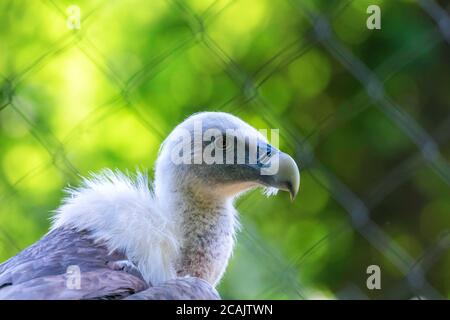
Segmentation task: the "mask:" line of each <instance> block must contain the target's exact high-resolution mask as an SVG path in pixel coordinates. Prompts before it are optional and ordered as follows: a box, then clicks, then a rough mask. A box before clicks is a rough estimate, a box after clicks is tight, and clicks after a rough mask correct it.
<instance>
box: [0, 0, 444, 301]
mask: <svg viewBox="0 0 450 320" xmlns="http://www.w3.org/2000/svg"><path fill="white" fill-rule="evenodd" d="M371 4H377V5H379V6H380V8H381V14H382V25H381V30H368V29H367V27H366V19H367V17H368V14H367V13H366V8H367V7H368V6H369V5H371ZM73 5H75V6H76V7H73ZM74 8H75V9H74ZM77 8H78V9H79V10H80V11H79V12H78V11H77ZM449 9H450V4H449V3H448V2H446V1H440V2H437V1H432V0H423V1H417V2H415V1H389V2H388V1H381V0H378V1H362V0H361V1H356V0H355V1H348V0H341V1H301V0H296V1H294V0H292V1H268V0H265V1H250V0H242V1H233V0H223V1H222V0H217V1H199V0H197V1H181V0H171V1H162V0H158V1H138V0H132V1H56V0H54V1H52V0H43V1H8V0H4V1H2V2H1V3H0V12H1V13H0V15H1V19H0V26H1V28H0V76H1V82H0V83H1V87H0V92H1V95H0V99H1V100H0V203H1V206H0V258H1V260H4V259H7V258H8V257H10V256H12V255H14V254H16V253H17V252H18V251H20V250H21V249H23V248H24V247H26V246H27V245H29V244H30V243H32V242H34V241H36V240H37V239H38V238H39V237H40V236H41V235H42V234H43V233H44V232H45V230H46V229H47V227H48V216H49V214H48V212H49V211H50V210H53V209H54V208H56V207H57V206H58V203H59V201H60V198H61V196H62V192H61V190H62V188H63V187H64V186H65V185H67V184H68V183H71V184H76V183H77V182H79V175H86V174H87V173H88V172H89V171H96V170H99V169H100V168H103V167H118V168H121V169H125V168H131V169H132V168H134V167H136V166H140V167H143V168H151V167H152V164H153V162H154V160H155V157H156V154H157V150H158V147H159V144H160V142H161V141H162V140H163V139H164V137H165V136H166V135H167V134H168V133H169V132H170V130H171V128H173V127H174V126H175V125H176V124H177V123H178V122H180V121H181V120H182V119H184V118H185V117H186V116H187V115H190V114H191V113H193V112H197V111H201V110H222V111H227V112H231V113H233V114H235V115H238V116H240V117H242V118H243V119H245V120H246V121H248V122H250V123H251V124H253V125H254V126H255V127H257V128H279V129H280V135H281V140H282V141H281V144H282V145H281V148H282V149H283V150H286V151H288V152H290V153H291V154H293V155H295V158H296V160H297V161H298V163H299V164H300V166H301V171H302V184H301V190H300V194H299V197H298V199H297V201H296V202H295V203H293V204H291V203H288V202H287V201H286V199H285V198H283V197H282V196H281V195H280V196H278V197H276V198H271V199H263V197H262V196H261V195H260V194H259V193H258V192H253V193H251V194H249V195H247V196H245V197H244V198H242V199H240V200H239V202H238V208H239V211H240V212H241V215H242V224H243V226H244V228H243V230H242V231H241V233H240V235H239V237H238V246H237V248H236V253H235V255H234V258H233V260H232V262H231V264H230V266H229V268H228V271H227V274H226V276H225V279H224V280H223V282H222V283H221V285H220V288H219V289H220V290H219V291H220V292H221V294H222V296H223V297H225V298H291V299H311V298H317V297H330V298H333V297H334V298H354V299H358V298H362V299H365V298H401V299H410V298H419V299H421V298H438V299H442V298H448V297H449V295H450V274H449V272H448V270H449V268H450V254H449V245H450V235H449V227H450V216H449V213H450V199H449V198H450V197H449V190H450V188H449V184H450V167H449V163H448V158H449V154H450V148H449V147H450V144H449V136H450V113H449V110H450V109H449V101H450V91H449V88H450V59H449V57H450V50H449V45H450V13H449ZM78 14H79V18H80V20H79V27H80V28H79V29H78V28H75V29H73V28H69V27H70V26H71V23H73V21H75V22H76V19H77V17H78ZM71 19H72V20H71ZM73 19H75V20H73ZM72 26H73V24H72ZM370 265H378V266H379V267H380V270H381V285H382V288H381V289H379V290H370V289H369V288H367V286H366V280H367V277H368V276H369V275H368V274H367V273H366V270H367V267H368V266H370Z"/></svg>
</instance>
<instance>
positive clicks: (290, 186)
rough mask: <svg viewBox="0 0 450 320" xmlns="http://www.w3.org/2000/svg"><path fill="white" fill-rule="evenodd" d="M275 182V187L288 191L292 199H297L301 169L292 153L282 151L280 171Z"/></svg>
mask: <svg viewBox="0 0 450 320" xmlns="http://www.w3.org/2000/svg"><path fill="white" fill-rule="evenodd" d="M274 182H275V183H274V187H276V188H278V189H280V190H283V191H288V192H289V193H290V195H291V200H294V199H295V196H296V195H297V193H298V189H299V188H300V171H299V170H298V166H297V164H296V163H295V161H294V159H292V157H291V156H290V155H288V154H286V153H283V152H280V154H279V167H278V173H276V174H275V175H274Z"/></svg>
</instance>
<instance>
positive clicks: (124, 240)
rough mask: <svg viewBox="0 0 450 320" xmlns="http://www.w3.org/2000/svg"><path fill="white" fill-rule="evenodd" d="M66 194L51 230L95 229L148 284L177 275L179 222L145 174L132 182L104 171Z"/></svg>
mask: <svg viewBox="0 0 450 320" xmlns="http://www.w3.org/2000/svg"><path fill="white" fill-rule="evenodd" d="M67 193H68V195H67V197H66V198H65V199H64V201H63V204H62V205H61V206H60V207H59V208H58V209H57V210H56V212H55V215H54V216H53V218H52V227H51V230H54V229H56V228H59V227H71V228H75V229H77V230H80V231H81V230H89V231H91V233H92V237H93V238H94V239H95V240H96V241H101V242H105V243H106V245H107V247H108V249H109V250H111V251H115V250H118V251H120V252H123V253H125V254H126V256H127V257H128V259H129V260H131V261H132V262H133V263H135V264H136V265H137V267H138V269H139V270H140V271H141V273H142V275H143V277H144V279H145V280H146V281H147V282H150V283H153V284H157V283H160V282H162V281H165V280H167V279H171V278H174V277H175V276H176V271H175V261H176V257H177V255H178V253H179V250H180V249H179V248H180V243H179V239H180V230H179V229H178V228H179V224H178V221H179V218H178V217H177V216H176V214H175V213H173V212H170V211H167V210H165V209H164V206H163V205H162V204H161V203H159V202H158V200H157V199H156V197H155V195H154V193H153V190H152V187H151V185H150V184H149V181H148V178H147V175H146V174H144V173H141V172H137V173H136V176H135V177H134V179H131V178H130V177H128V176H127V175H125V174H123V173H121V172H119V171H111V170H105V171H103V172H102V173H100V174H95V175H92V176H91V178H89V179H87V178H85V179H83V184H82V186H81V187H79V188H69V189H67Z"/></svg>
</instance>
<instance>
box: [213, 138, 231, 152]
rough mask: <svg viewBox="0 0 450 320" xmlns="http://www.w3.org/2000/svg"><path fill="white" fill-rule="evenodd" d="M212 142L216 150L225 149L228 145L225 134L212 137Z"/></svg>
mask: <svg viewBox="0 0 450 320" xmlns="http://www.w3.org/2000/svg"><path fill="white" fill-rule="evenodd" d="M214 144H215V146H216V148H217V149H218V150H226V149H228V147H229V145H230V144H229V143H228V139H227V136H225V135H224V136H217V137H216V138H215V139H214Z"/></svg>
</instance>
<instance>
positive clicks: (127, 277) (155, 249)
mask: <svg viewBox="0 0 450 320" xmlns="http://www.w3.org/2000/svg"><path fill="white" fill-rule="evenodd" d="M264 170H266V172H264ZM271 171H272V172H271ZM299 183H300V174H299V170H298V167H297V165H296V163H295V162H294V160H293V159H292V158H291V157H290V156H289V155H287V154H285V153H283V152H281V151H279V150H278V149H276V148H275V146H273V145H270V144H269V143H268V140H267V139H266V137H264V135H262V134H261V133H260V132H259V131H257V130H256V129H254V128H252V127H251V126H250V125H248V124H247V123H245V122H244V121H242V120H240V119H239V118H237V117H235V116H233V115H230V114H227V113H222V112H203V113H197V114H194V115H192V116H191V117H189V118H187V119H186V120H185V121H184V122H182V123H181V124H179V125H178V126H177V127H176V128H175V129H174V130H173V131H172V132H171V133H170V135H169V136H168V137H167V139H166V140H165V141H164V143H163V144H162V146H161V148H160V151H159V156H158V159H157V161H156V166H155V179H154V182H153V183H150V182H149V181H148V179H147V176H146V175H145V174H143V173H139V172H138V173H136V175H135V176H134V177H130V176H129V175H126V174H122V173H120V172H118V171H110V170H106V171H104V172H102V173H100V174H97V175H92V176H91V177H89V178H86V179H84V180H83V183H82V185H81V186H80V187H79V188H72V189H68V190H67V192H68V195H67V197H66V198H65V199H64V200H63V203H62V205H61V206H60V207H59V208H58V209H57V210H56V212H55V214H54V216H53V220H52V225H51V229H50V231H49V232H48V233H47V234H46V235H45V236H44V237H43V238H42V239H41V240H39V241H38V242H36V243H35V244H33V245H31V246H30V247H28V248H26V249H25V250H23V251H22V252H20V253H19V254H17V255H16V256H14V257H12V258H11V259H9V260H7V261H6V262H4V263H3V264H1V265H0V299H122V298H128V299H199V298H203V299H215V298H218V295H217V292H216V291H215V290H214V286H215V285H216V284H217V283H218V282H219V280H220V279H221V277H222V275H223V273H224V271H225V268H226V266H227V263H228V260H229V258H230V256H231V253H232V250H233V245H234V237H235V232H236V229H237V228H238V221H237V212H236V210H235V208H234V206H233V201H234V199H235V198H236V197H237V196H238V195H239V194H241V193H243V192H245V191H247V190H250V189H253V188H255V187H258V186H262V187H263V188H266V193H268V194H273V193H276V191H277V190H279V189H280V190H285V191H288V192H290V194H291V197H292V198H294V197H295V195H296V194H297V191H298V188H299Z"/></svg>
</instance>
